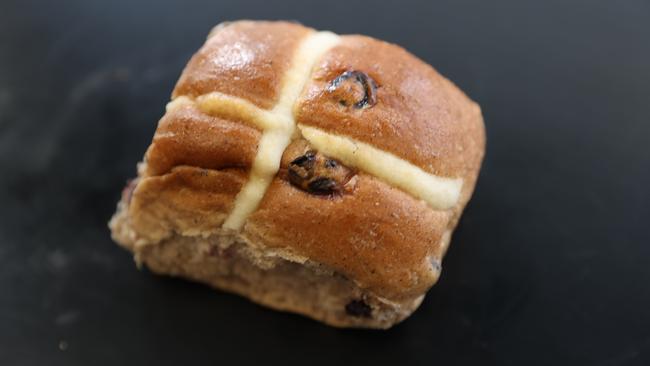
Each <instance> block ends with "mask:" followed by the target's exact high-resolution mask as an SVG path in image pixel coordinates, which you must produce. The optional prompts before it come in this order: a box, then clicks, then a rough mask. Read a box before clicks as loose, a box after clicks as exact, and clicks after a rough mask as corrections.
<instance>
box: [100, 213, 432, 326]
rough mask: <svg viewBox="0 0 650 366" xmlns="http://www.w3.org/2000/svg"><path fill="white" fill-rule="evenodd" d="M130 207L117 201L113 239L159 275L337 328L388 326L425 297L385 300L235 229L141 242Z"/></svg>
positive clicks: (407, 314)
mask: <svg viewBox="0 0 650 366" xmlns="http://www.w3.org/2000/svg"><path fill="white" fill-rule="evenodd" d="M125 207H126V205H125V203H124V202H120V203H119V204H118V210H117V212H116V213H115V215H114V216H113V218H112V219H111V221H110V223H109V227H110V228H111V231H112V235H113V239H114V240H115V241H116V242H118V243H119V244H120V245H121V246H123V247H124V248H126V249H128V250H129V251H131V252H133V253H134V256H135V260H136V262H137V263H138V264H144V265H146V266H147V268H148V269H150V270H151V271H152V272H154V273H157V274H161V275H170V276H176V277H183V278H188V279H191V280H194V281H198V282H201V283H204V284H207V285H209V286H212V287H214V288H217V289H220V290H224V291H228V292H232V293H236V294H239V295H241V296H244V297H246V298H248V299H250V300H251V301H253V302H255V303H258V304H261V305H264V306H267V307H270V308H273V309H275V310H280V311H288V312H293V313H298V314H301V315H304V316H307V317H310V318H313V319H315V320H318V321H321V322H323V323H326V324H328V325H331V326H335V327H354V328H378V329H386V328H390V327H391V326H393V325H395V324H397V323H399V322H400V321H402V320H404V319H405V318H406V317H408V316H409V315H410V314H411V313H413V311H415V310H416V309H417V308H418V306H419V305H420V303H421V302H422V299H423V298H424V295H421V296H417V297H415V298H412V299H407V300H404V301H402V302H399V303H397V302H393V301H388V300H385V299H382V298H380V297H377V296H375V295H374V294H372V293H370V292H368V291H366V290H364V289H362V288H360V287H359V286H357V285H356V284H355V283H354V282H353V281H351V280H349V279H347V278H345V277H344V276H342V275H340V274H338V273H336V272H333V271H331V270H329V269H328V268H325V267H324V266H322V265H319V264H318V263H313V262H310V261H308V260H304V259H300V258H296V257H293V258H292V257H291V256H287V255H286V253H282V254H280V253H277V252H269V251H267V250H264V249H263V248H262V247H260V246H258V245H256V243H248V242H246V241H245V240H244V239H243V238H242V237H241V236H240V235H238V234H236V233H232V232H221V233H216V234H213V235H210V236H208V237H203V236H185V235H180V234H174V235H172V236H171V237H169V238H167V239H165V240H163V241H161V242H160V243H157V244H148V245H138V244H136V240H135V238H136V235H135V233H134V232H133V230H132V229H131V227H130V225H129V217H128V212H127V211H128V210H126V209H125ZM287 258H289V259H291V260H288V259H287Z"/></svg>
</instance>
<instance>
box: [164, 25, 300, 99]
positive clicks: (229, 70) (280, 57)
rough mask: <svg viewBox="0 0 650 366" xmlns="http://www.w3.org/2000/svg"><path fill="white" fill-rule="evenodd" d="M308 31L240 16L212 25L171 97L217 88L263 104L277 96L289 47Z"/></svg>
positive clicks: (286, 63)
mask: <svg viewBox="0 0 650 366" xmlns="http://www.w3.org/2000/svg"><path fill="white" fill-rule="evenodd" d="M309 32H310V29H308V28H305V27H303V26H301V25H298V24H294V23H287V22H263V21H257V22H254V21H239V22H232V23H226V24H225V25H222V26H220V27H218V29H215V30H214V31H213V32H212V33H211V36H210V38H209V39H208V40H207V41H206V43H205V45H203V47H201V49H200V50H199V51H198V52H197V53H196V54H195V55H194V56H193V57H192V59H191V60H190V62H189V63H188V64H187V66H186V67H185V70H184V71H183V74H182V75H181V77H180V79H179V80H178V83H177V84H176V88H175V89H174V92H173V94H172V96H173V97H177V96H179V95H187V96H192V97H196V96H199V95H203V94H207V93H209V92H220V93H223V94H228V95H234V96H237V97H240V98H244V99H247V100H249V101H250V102H252V103H253V104H255V105H258V106H260V107H262V108H267V109H268V108H271V107H272V106H273V104H275V102H276V101H277V98H278V93H279V91H280V88H281V82H282V76H283V75H284V74H285V73H286V71H287V69H288V68H289V66H290V63H291V57H292V51H293V50H295V49H296V47H297V46H298V44H299V42H300V41H301V40H302V38H303V37H304V36H306V35H307V34H308V33H309Z"/></svg>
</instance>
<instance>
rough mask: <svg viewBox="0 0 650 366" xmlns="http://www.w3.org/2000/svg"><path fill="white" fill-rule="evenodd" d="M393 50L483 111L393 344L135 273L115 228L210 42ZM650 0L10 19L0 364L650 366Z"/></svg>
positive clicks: (0, 95)
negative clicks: (180, 81)
mask: <svg viewBox="0 0 650 366" xmlns="http://www.w3.org/2000/svg"><path fill="white" fill-rule="evenodd" d="M239 18H252V19H293V20H298V21H300V22H302V23H304V24H307V25H310V26H313V27H316V28H319V29H330V30H333V31H336V32H339V33H363V34H368V35H371V36H374V37H377V38H381V39H385V40H387V41H391V42H394V43H398V44H400V45H402V46H404V47H406V48H407V49H408V50H410V51H411V52H413V53H414V54H416V55H418V56H419V57H421V58H422V59H424V60H425V61H427V62H429V63H431V64H432V65H434V66H435V67H436V68H437V69H438V70H439V71H440V72H441V73H443V74H444V75H446V76H447V77H449V78H450V79H452V80H453V81H454V82H456V83H457V84H458V85H459V86H460V87H461V88H462V89H463V90H465V91H466V92H467V93H468V94H469V95H470V96H471V97H472V98H473V99H475V100H476V101H478V102H479V103H480V104H481V106H482V108H483V112H484V116H485V120H486V126H487V135H488V149H487V155H486V159H485V162H484V165H483V170H482V172H481V177H480V179H479V182H478V187H477V190H476V193H475V195H474V198H473V199H472V201H471V203H470V205H469V207H468V208H467V210H466V212H465V214H464V216H463V219H462V221H461V223H460V226H459V227H458V230H457V231H456V233H455V235H454V238H453V242H452V245H451V249H450V251H449V253H448V255H447V257H446V259H445V262H444V269H443V274H442V277H441V279H440V281H439V283H438V284H437V285H436V286H435V287H434V288H433V289H432V290H431V291H430V292H429V295H428V297H427V298H426V300H425V301H424V303H423V304H422V306H421V308H420V309H419V310H418V311H417V312H416V313H415V314H414V315H413V316H412V317H411V318H409V319H408V320H406V321H405V322H404V323H402V324H400V325H398V326H396V327H395V328H393V329H391V330H390V331H367V330H340V329H334V328H329V327H326V326H323V325H321V324H318V323H316V322H314V321H311V320H308V319H305V318H302V317H300V316H296V315H291V314H284V313H278V312H274V311H271V310H267V309H265V308H262V307H260V306H257V305H254V304H252V303H250V302H248V301H247V300H245V299H242V298H239V297H237V296H234V295H230V294H226V293H222V292H218V291H213V290H210V289H208V288H207V287H204V286H201V285H197V284H193V283H190V282H186V281H183V280H175V279H170V278H165V277H158V276H154V275H152V274H150V273H149V272H147V271H146V270H142V271H138V270H137V269H136V268H135V266H134V263H133V261H132V259H131V255H130V254H129V253H127V252H126V251H124V250H122V249H120V248H119V247H117V246H116V245H115V244H114V243H113V242H112V241H111V239H110V237H109V231H108V229H107V227H106V222H107V221H108V219H109V218H110V216H111V214H112V212H113V211H114V209H115V203H116V201H117V200H118V198H119V194H120V190H121V188H122V186H123V185H124V183H125V181H126V179H127V178H129V177H131V176H133V175H134V174H135V163H136V162H137V161H138V160H139V159H140V158H141V156H142V154H143V152H144V150H145V148H146V146H147V145H148V143H149V141H150V139H151V136H152V134H153V131H154V128H155V126H156V122H157V120H158V119H159V118H160V116H161V115H162V113H163V111H164V109H163V108H164V105H165V103H166V101H167V100H168V98H169V95H170V91H171V89H172V87H173V85H174V83H175V81H176V79H177V77H178V75H179V73H180V71H181V70H182V68H183V66H184V65H185V63H186V62H187V60H188V58H189V57H190V56H191V54H192V53H193V52H194V51H195V50H196V49H197V48H198V47H199V46H200V45H201V44H202V42H203V40H204V39H205V36H206V34H207V32H208V31H209V29H210V28H211V26H213V25H214V24H216V23H218V22H220V21H223V20H229V19H239ZM649 140H650V3H649V2H647V1H643V0H636V1H635V0H629V1H592V0H583V1H566V0H554V1H528V2H526V1H520V0H511V1H483V0H474V1H469V0H462V1H458V0H454V1H421V2H412V1H405V0H402V1H374V2H370V1H368V2H363V3H361V2H360V1H353V0H348V1H290V2H282V3H280V2H271V1H265V0H257V1H253V0H240V1H229V2H225V1H218V0H212V1H182V2H181V1H178V2H172V1H153V0H151V1H133V0H112V1H97V2H92V1H80V0H79V1H65V2H64V1H60V2H59V1H32V0H29V1H18V0H9V1H3V2H2V3H1V4H0V364H2V365H127V364H129V365H130V364H133V365H136V364H137V365H148V364H157V365H186V364H195V365H208V364H262V365H266V364H280V365H288V364H300V365H321V364H322V365H337V364H354V365H360V364H400V365H402V364H436V363H438V362H440V364H466V365H478V364H486V365H549V364H555V365H648V364H650V314H649V313H650V265H649V259H650V229H649V228H648V226H650V224H649V223H648V220H649V219H650V193H649V192H650V146H649V145H650V141H649Z"/></svg>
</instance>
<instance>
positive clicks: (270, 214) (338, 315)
mask: <svg viewBox="0 0 650 366" xmlns="http://www.w3.org/2000/svg"><path fill="white" fill-rule="evenodd" d="M484 150H485V132H484V126H483V119H482V117H481V112H480V108H479V107H478V105H477V104H476V103H474V102H472V101H471V100H470V99H469V98H468V97H467V96H465V94H463V93H462V92H461V91H460V90H459V89H458V88H457V87H456V86H454V85H453V84H452V83H451V82H450V81H448V80H447V79H445V78H444V77H442V76H441V75H440V74H438V73H437V72H436V71H435V70H434V69H433V68H431V67H430V66H429V65H427V64H426V63H424V62H422V61H421V60H419V59H418V58H416V57H414V56H413V55H411V54H409V53H408V52H407V51H405V50H404V49H402V48H400V47H398V46H396V45H393V44H389V43H386V42H382V41H379V40H375V39H372V38H369V37H365V36H359V35H353V36H338V35H335V34H333V33H330V32H317V31H314V30H313V29H310V28H306V27H304V26H301V25H298V24H294V23H288V22H262V21H238V22H230V23H227V24H226V25H220V26H217V27H216V28H215V29H214V30H213V31H212V32H211V33H210V36H209V38H208V39H207V41H206V43H205V45H204V46H203V47H202V48H201V49H200V50H199V51H198V52H197V53H196V54H195V55H194V56H193V57H192V59H191V60H190V62H189V63H188V65H187V67H186V68H185V70H184V71H183V73H182V75H181V77H180V79H179V81H178V83H177V85H176V87H175V89H174V91H173V93H172V101H171V102H169V104H168V105H167V110H166V113H165V115H164V116H163V117H162V119H161V120H160V122H159V124H158V128H157V130H156V133H155V135H154V137H153V141H152V143H151V145H150V146H149V148H148V150H147V152H146V154H145V157H144V160H143V162H142V163H141V164H140V165H139V167H138V177H137V178H136V179H135V180H134V181H133V182H132V183H131V184H129V185H128V186H127V188H125V191H124V193H123V195H122V199H121V201H120V202H119V204H118V209H117V212H116V213H115V215H114V217H113V218H112V220H111V222H110V224H109V225H110V228H111V230H112V235H113V238H114V239H115V240H116V241H117V242H118V243H119V244H121V245H122V246H124V247H125V248H127V249H129V250H130V251H132V252H133V253H134V255H135V259H136V261H137V262H138V263H143V264H145V265H146V266H147V267H148V268H150V269H151V270H152V271H154V272H157V273H161V274H167V275H172V276H181V277H186V278H190V279H193V280H196V281H200V282H204V283H206V284H209V285H212V286H214V287H216V288H219V289H224V290H226V291H232V292H235V293H238V294H240V295H243V296H246V297H248V298H250V299H251V300H253V301H255V302H257V303H260V304H263V305H266V306H269V307H272V308H275V309H278V310H286V311H291V312H296V313H300V314H303V315H306V316H309V317H312V318H314V319H317V320H320V321H322V322H325V323H327V324H330V325H334V326H342V327H369V328H388V327H390V326H392V325H393V324H395V323H397V322H399V321H401V320H403V319H404V318H405V317H407V316H408V315H410V314H411V313H412V312H413V311H414V310H415V309H416V308H417V307H418V306H419V304H420V303H421V301H422V299H423V297H424V295H425V293H426V291H427V290H428V289H429V288H430V287H431V286H432V285H433V284H434V283H435V282H436V281H437V279H438V277H439V274H440V268H441V260H442V257H443V256H444V254H445V251H446V250H447V247H448V245H449V241H450V239H451V233H452V231H453V229H454V227H455V226H456V223H457V222H458V219H459V216H460V214H461V212H462V210H463V208H464V206H465V205H466V203H467V201H468V200H469V198H470V196H471V194H472V191H473V189H474V185H475V183H476V179H477V176H478V172H479V168H480V165H481V160H482V158H483V154H484Z"/></svg>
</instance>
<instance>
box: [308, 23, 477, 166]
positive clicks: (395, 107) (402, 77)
mask: <svg viewBox="0 0 650 366" xmlns="http://www.w3.org/2000/svg"><path fill="white" fill-rule="evenodd" d="M352 70H353V71H361V72H363V73H365V74H367V75H368V76H370V78H372V79H373V80H374V81H375V82H376V84H377V88H376V104H375V105H374V106H372V107H370V108H361V109H358V108H354V107H352V106H343V105H341V104H340V103H339V99H340V96H339V95H337V94H336V93H334V92H332V91H331V90H328V87H329V86H330V85H331V83H332V80H334V79H335V78H336V77H338V76H339V75H341V74H342V73H343V72H345V71H352ZM296 113H297V116H296V120H297V122H298V123H300V124H305V125H310V126H316V127H319V128H321V129H323V130H326V131H328V132H333V133H335V134H338V135H345V136H349V137H352V138H354V139H357V140H359V141H362V142H366V143H368V144H372V145H374V146H375V147H378V148H380V149H382V150H384V151H387V152H391V153H393V154H395V155H397V156H398V157H400V158H402V159H405V160H407V161H410V162H411V163H413V164H415V165H417V166H419V167H420V168H422V169H423V170H425V171H427V172H429V173H433V174H436V175H441V176H447V177H458V176H463V175H465V174H467V173H468V172H469V171H471V170H476V169H478V164H480V159H477V158H476V157H477V156H479V155H480V154H481V152H482V151H483V140H484V136H483V130H482V129H483V121H482V119H481V113H480V109H479V108H478V105H476V103H474V102H472V101H471V100H470V99H469V98H467V97H466V96H465V95H464V94H463V93H462V92H461V91H460V90H458V88H456V87H455V86H454V85H453V84H452V83H451V82H449V81H448V80H447V79H445V78H444V77H442V76H441V75H440V74H438V73H437V72H436V71H435V70H434V69H433V68H432V67H431V66H429V65H427V64H425V63H424V62H422V61H420V60H419V59H418V58H416V57H415V56H413V55H411V54H410V53H408V52H407V51H405V50H404V49H402V48H401V47H399V46H396V45H393V44H389V43H386V42H382V41H379V40H376V39H372V38H369V37H364V36H343V37H342V40H341V43H340V44H339V45H338V46H336V47H334V48H333V49H332V50H330V52H328V53H327V54H326V55H325V57H324V58H323V59H322V60H321V61H320V62H319V64H318V65H317V67H316V69H315V71H314V74H313V80H312V82H311V83H310V84H309V85H308V86H307V87H306V88H305V92H304V93H303V95H302V97H301V99H300V100H299V102H298V107H297V112H296Z"/></svg>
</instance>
